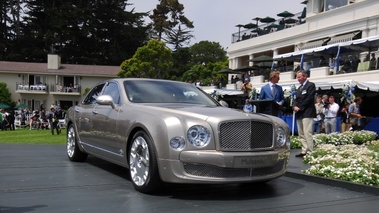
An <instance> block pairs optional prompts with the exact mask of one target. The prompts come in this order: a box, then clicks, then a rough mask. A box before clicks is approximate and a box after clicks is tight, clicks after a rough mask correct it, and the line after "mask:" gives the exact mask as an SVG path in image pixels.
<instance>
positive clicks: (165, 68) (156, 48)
mask: <svg viewBox="0 0 379 213" xmlns="http://www.w3.org/2000/svg"><path fill="white" fill-rule="evenodd" d="M172 66H173V62H172V52H171V50H170V49H169V48H167V47H166V46H165V43H164V42H162V41H158V40H155V39H152V40H150V41H149V42H148V43H147V45H145V46H143V47H140V48H138V49H137V51H136V53H135V54H134V56H133V57H132V58H130V59H127V60H125V61H124V62H122V64H121V71H120V72H119V73H118V77H121V78H128V77H135V78H158V79H167V78H169V76H168V74H169V72H170V70H171V69H172Z"/></svg>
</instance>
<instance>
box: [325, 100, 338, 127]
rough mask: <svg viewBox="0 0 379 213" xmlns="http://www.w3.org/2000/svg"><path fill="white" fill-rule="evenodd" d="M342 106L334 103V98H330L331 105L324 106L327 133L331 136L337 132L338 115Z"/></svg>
mask: <svg viewBox="0 0 379 213" xmlns="http://www.w3.org/2000/svg"><path fill="white" fill-rule="evenodd" d="M339 109H340V106H339V105H338V104H337V103H336V102H334V97H333V96H329V104H326V105H324V115H325V119H324V123H325V133H326V134H330V133H332V132H336V131H337V118H336V117H337V113H338V110H339Z"/></svg>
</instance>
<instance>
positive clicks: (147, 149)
mask: <svg viewBox="0 0 379 213" xmlns="http://www.w3.org/2000/svg"><path fill="white" fill-rule="evenodd" d="M128 154H129V171H130V178H131V180H132V182H133V185H134V188H135V189H136V190H137V191H139V192H142V193H153V192H155V191H157V190H158V188H159V186H160V184H161V180H160V177H159V172H158V164H157V157H156V153H155V149H154V148H153V145H152V142H151V140H150V138H149V136H148V135H147V134H146V133H145V132H144V131H139V132H137V133H136V134H135V135H134V136H133V139H132V144H131V145H130V147H129V152H128Z"/></svg>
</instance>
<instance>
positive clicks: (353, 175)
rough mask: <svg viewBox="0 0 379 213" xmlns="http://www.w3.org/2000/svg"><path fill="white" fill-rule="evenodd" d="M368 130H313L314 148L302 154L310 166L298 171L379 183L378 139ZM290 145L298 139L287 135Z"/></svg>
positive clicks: (365, 182) (347, 179)
mask: <svg viewBox="0 0 379 213" xmlns="http://www.w3.org/2000/svg"><path fill="white" fill-rule="evenodd" d="M376 138H377V135H376V133H375V132H371V131H354V132H346V133H332V134H329V135H326V134H317V135H314V136H313V141H314V145H315V150H314V151H313V152H312V153H310V154H307V155H306V156H305V157H304V162H306V163H309V164H311V167H310V168H309V169H307V170H304V171H302V172H304V173H306V174H310V175H317V176H322V177H328V178H335V179H341V180H345V181H351V182H355V183H361V184H367V185H372V186H379V140H375V139H376ZM291 143H294V144H293V145H291V147H292V148H298V147H297V146H298V145H299V144H300V147H301V143H300V140H299V139H298V138H297V137H292V138H291Z"/></svg>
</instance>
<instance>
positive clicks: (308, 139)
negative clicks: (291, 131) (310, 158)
mask: <svg viewBox="0 0 379 213" xmlns="http://www.w3.org/2000/svg"><path fill="white" fill-rule="evenodd" d="M296 122H297V131H298V134H299V139H300V141H301V144H302V146H301V153H303V154H306V153H307V152H312V151H313V118H301V119H297V120H296Z"/></svg>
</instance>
